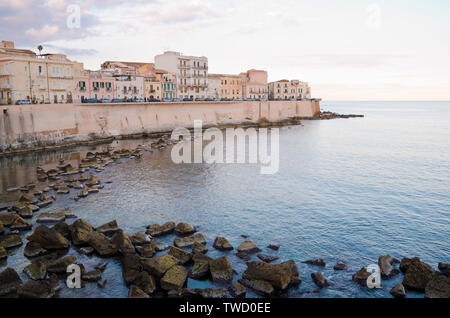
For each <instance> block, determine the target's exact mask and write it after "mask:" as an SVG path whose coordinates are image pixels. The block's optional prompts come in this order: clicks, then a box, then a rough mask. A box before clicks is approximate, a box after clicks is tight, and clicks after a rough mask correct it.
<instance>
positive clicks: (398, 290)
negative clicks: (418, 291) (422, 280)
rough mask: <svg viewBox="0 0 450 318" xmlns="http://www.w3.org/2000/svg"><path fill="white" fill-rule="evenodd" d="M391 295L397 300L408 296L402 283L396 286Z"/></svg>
mask: <svg viewBox="0 0 450 318" xmlns="http://www.w3.org/2000/svg"><path fill="white" fill-rule="evenodd" d="M389 293H390V294H391V295H392V296H394V297H395V298H404V297H405V296H406V290H405V287H404V286H403V285H402V283H398V284H397V285H395V286H394V287H393V288H392V289H391V290H390V291H389Z"/></svg>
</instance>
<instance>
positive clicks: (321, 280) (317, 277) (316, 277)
mask: <svg viewBox="0 0 450 318" xmlns="http://www.w3.org/2000/svg"><path fill="white" fill-rule="evenodd" d="M311 278H312V280H313V281H314V283H315V284H316V285H317V286H318V287H320V288H323V287H328V286H330V283H328V280H327V279H326V278H325V276H323V274H322V273H320V272H317V273H312V274H311Z"/></svg>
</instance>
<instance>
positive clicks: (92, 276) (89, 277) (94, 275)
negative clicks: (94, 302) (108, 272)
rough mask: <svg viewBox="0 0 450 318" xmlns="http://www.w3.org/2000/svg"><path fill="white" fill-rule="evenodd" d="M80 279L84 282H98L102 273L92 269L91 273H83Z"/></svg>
mask: <svg viewBox="0 0 450 318" xmlns="http://www.w3.org/2000/svg"><path fill="white" fill-rule="evenodd" d="M81 279H82V280H84V281H86V282H98V281H99V280H100V279H102V272H101V271H100V270H98V269H94V270H93V271H90V272H86V273H83V274H82V275H81Z"/></svg>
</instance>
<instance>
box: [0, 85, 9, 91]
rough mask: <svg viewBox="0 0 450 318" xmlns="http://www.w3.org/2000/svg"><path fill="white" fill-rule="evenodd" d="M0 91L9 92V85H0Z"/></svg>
mask: <svg viewBox="0 0 450 318" xmlns="http://www.w3.org/2000/svg"><path fill="white" fill-rule="evenodd" d="M0 89H1V90H10V89H11V85H9V84H0Z"/></svg>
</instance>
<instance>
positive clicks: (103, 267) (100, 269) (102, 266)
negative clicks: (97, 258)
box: [95, 262, 108, 272]
mask: <svg viewBox="0 0 450 318" xmlns="http://www.w3.org/2000/svg"><path fill="white" fill-rule="evenodd" d="M107 266H108V263H105V262H100V263H98V264H97V265H95V269H98V270H99V271H101V272H103V271H104V270H105V269H106V267H107Z"/></svg>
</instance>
